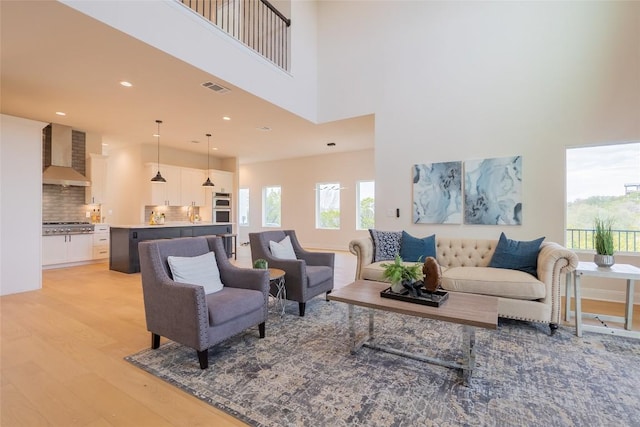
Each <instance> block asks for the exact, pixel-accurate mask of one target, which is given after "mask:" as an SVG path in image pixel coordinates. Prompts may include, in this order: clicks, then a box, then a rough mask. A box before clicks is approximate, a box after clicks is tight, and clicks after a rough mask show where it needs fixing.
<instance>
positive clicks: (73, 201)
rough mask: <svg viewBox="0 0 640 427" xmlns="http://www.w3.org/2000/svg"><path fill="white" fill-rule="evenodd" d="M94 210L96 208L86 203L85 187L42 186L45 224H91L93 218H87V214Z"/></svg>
mask: <svg viewBox="0 0 640 427" xmlns="http://www.w3.org/2000/svg"><path fill="white" fill-rule="evenodd" d="M93 209H96V206H94V205H85V203H84V187H63V186H61V185H50V184H43V185H42V221H43V222H55V221H78V222H91V218H87V217H86V212H87V211H91V212H92V211H93Z"/></svg>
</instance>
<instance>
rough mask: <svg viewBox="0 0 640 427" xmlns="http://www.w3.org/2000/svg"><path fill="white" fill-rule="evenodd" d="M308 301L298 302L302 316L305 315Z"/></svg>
mask: <svg viewBox="0 0 640 427" xmlns="http://www.w3.org/2000/svg"><path fill="white" fill-rule="evenodd" d="M306 306H307V303H305V302H299V303H298V309H299V310H300V317H304V309H305V308H306Z"/></svg>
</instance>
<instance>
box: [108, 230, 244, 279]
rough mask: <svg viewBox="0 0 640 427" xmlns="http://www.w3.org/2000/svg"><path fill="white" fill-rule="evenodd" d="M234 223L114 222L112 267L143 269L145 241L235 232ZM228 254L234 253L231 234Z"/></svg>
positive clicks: (226, 240) (132, 270)
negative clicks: (140, 252)
mask: <svg viewBox="0 0 640 427" xmlns="http://www.w3.org/2000/svg"><path fill="white" fill-rule="evenodd" d="M232 230H233V224H232V223H226V224H220V223H215V224H214V223H210V222H209V223H207V222H200V223H190V222H184V223H182V222H177V223H167V224H164V225H149V224H137V225H112V226H111V233H110V246H111V247H110V251H109V269H110V270H114V271H120V272H122V273H138V272H140V258H139V257H138V243H140V242H143V241H145V240H156V239H175V238H177V237H197V236H210V235H219V234H226V235H231V233H232ZM223 243H224V247H225V250H226V252H227V256H228V257H231V255H232V253H233V247H232V241H231V237H225V238H224V239H223Z"/></svg>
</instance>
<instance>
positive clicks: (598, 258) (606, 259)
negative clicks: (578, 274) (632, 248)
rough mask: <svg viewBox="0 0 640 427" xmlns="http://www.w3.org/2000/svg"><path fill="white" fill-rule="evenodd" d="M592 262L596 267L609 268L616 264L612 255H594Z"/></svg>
mask: <svg viewBox="0 0 640 427" xmlns="http://www.w3.org/2000/svg"><path fill="white" fill-rule="evenodd" d="M593 262H595V263H596V265H597V266H598V267H611V266H612V265H613V264H615V263H616V260H615V258H614V257H613V255H600V254H595V255H594V256H593Z"/></svg>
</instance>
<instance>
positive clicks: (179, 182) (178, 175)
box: [144, 163, 234, 206]
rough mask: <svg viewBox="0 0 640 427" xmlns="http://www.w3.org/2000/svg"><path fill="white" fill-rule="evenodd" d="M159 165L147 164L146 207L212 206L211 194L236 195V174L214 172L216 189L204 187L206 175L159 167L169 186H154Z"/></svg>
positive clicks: (205, 173)
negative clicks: (234, 186)
mask: <svg viewBox="0 0 640 427" xmlns="http://www.w3.org/2000/svg"><path fill="white" fill-rule="evenodd" d="M157 172H158V165H157V164H156V163H148V164H146V167H145V175H144V179H145V183H144V188H145V195H144V204H145V205H146V206H211V204H212V201H211V200H212V194H213V193H214V192H218V193H232V192H233V177H234V174H233V172H226V171H218V170H211V171H210V174H209V177H210V178H211V182H213V184H214V187H203V186H202V184H203V183H204V182H205V181H206V180H207V171H204V170H201V169H191V168H182V167H179V166H169V165H162V164H161V165H160V174H161V175H162V177H163V178H164V179H166V181H167V182H151V178H153V177H154V176H156V173H157Z"/></svg>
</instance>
